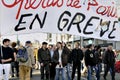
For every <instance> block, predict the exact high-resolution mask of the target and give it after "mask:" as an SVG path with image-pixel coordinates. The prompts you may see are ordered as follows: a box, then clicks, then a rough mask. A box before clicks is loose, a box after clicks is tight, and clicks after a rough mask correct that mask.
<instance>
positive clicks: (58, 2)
mask: <svg viewBox="0 0 120 80" xmlns="http://www.w3.org/2000/svg"><path fill="white" fill-rule="evenodd" d="M23 1H24V0H15V1H14V2H13V3H12V4H7V3H5V0H2V3H3V5H4V6H6V7H8V8H12V7H15V6H16V5H18V4H20V5H19V8H18V11H17V14H16V19H18V17H19V15H20V12H21V9H22V7H24V9H30V8H32V9H37V8H38V7H40V6H41V7H42V8H47V7H51V6H53V7H54V6H57V7H61V6H62V5H63V3H64V2H63V1H64V0H52V1H51V0H47V1H46V0H40V1H39V3H37V5H36V6H35V2H36V0H25V1H26V2H25V4H23Z"/></svg>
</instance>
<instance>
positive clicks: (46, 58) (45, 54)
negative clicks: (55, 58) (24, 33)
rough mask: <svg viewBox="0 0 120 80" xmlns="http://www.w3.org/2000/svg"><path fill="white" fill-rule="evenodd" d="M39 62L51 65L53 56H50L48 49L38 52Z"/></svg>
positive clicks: (41, 49)
mask: <svg viewBox="0 0 120 80" xmlns="http://www.w3.org/2000/svg"><path fill="white" fill-rule="evenodd" d="M38 61H39V62H40V63H44V64H45V63H50V62H51V56H50V51H49V50H48V49H45V50H44V49H43V48H40V49H39V50H38Z"/></svg>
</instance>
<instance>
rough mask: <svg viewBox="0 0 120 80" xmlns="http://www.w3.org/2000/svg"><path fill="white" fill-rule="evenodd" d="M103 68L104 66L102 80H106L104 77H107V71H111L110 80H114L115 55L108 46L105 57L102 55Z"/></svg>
mask: <svg viewBox="0 0 120 80" xmlns="http://www.w3.org/2000/svg"><path fill="white" fill-rule="evenodd" d="M103 62H104V66H105V70H104V71H105V72H104V76H103V78H104V80H107V79H106V76H107V73H108V71H109V70H111V76H112V79H111V80H115V66H114V65H115V55H114V52H113V50H112V46H111V45H109V46H108V49H107V50H106V52H105V55H104V61H103Z"/></svg>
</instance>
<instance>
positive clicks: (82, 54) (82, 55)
mask: <svg viewBox="0 0 120 80" xmlns="http://www.w3.org/2000/svg"><path fill="white" fill-rule="evenodd" d="M83 57H84V53H83V51H82V50H81V59H80V60H83Z"/></svg>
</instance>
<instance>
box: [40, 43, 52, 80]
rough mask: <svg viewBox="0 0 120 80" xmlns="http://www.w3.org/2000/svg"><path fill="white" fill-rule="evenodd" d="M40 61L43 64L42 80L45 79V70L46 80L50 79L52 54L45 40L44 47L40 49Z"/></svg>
mask: <svg viewBox="0 0 120 80" xmlns="http://www.w3.org/2000/svg"><path fill="white" fill-rule="evenodd" d="M38 61H39V62H40V66H41V80H44V70H45V71H46V72H45V74H46V80H49V78H50V65H51V63H50V62H51V56H50V51H49V50H48V48H47V42H43V43H42V48H40V49H39V50H38Z"/></svg>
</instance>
